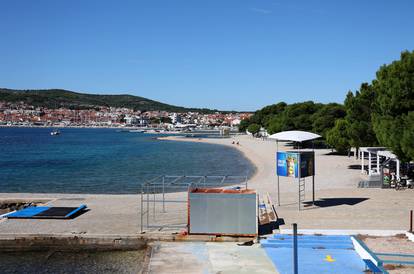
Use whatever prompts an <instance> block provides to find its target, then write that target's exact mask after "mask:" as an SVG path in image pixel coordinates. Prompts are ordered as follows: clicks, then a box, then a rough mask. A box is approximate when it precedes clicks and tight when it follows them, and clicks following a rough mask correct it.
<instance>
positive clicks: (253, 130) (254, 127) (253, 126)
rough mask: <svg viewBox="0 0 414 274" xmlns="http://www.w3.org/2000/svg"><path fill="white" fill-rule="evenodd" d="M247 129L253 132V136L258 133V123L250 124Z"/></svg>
mask: <svg viewBox="0 0 414 274" xmlns="http://www.w3.org/2000/svg"><path fill="white" fill-rule="evenodd" d="M247 130H248V131H249V132H250V133H251V134H253V136H255V135H257V133H259V131H260V125H258V124H251V125H249V126H248V127H247Z"/></svg>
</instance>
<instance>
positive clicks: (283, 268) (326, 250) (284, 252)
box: [261, 234, 365, 274]
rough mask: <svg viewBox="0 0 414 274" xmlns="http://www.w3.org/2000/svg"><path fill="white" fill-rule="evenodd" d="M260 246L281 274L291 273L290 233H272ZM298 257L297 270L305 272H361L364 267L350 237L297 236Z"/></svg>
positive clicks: (316, 273) (311, 273)
mask: <svg viewBox="0 0 414 274" xmlns="http://www.w3.org/2000/svg"><path fill="white" fill-rule="evenodd" d="M261 245H262V247H263V248H265V250H266V253H267V255H268V256H269V258H270V259H271V260H272V262H273V264H274V265H275V267H276V268H277V270H278V271H279V272H280V273H281V274H290V273H293V250H292V236H288V235H280V234H279V235H274V236H273V237H272V238H269V239H268V240H263V241H262V242H261ZM329 259H332V260H329ZM298 260H299V273H306V274H320V273H335V274H354V273H355V274H356V273H359V274H360V273H362V272H363V271H364V269H365V264H364V262H363V261H362V259H361V258H360V257H359V255H358V254H357V253H356V252H355V250H354V249H353V245H352V240H351V238H350V237H349V236H341V235H338V236H314V235H303V236H298Z"/></svg>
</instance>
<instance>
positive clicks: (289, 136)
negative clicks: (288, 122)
mask: <svg viewBox="0 0 414 274" xmlns="http://www.w3.org/2000/svg"><path fill="white" fill-rule="evenodd" d="M320 137H321V136H320V135H318V134H315V133H312V132H307V131H300V130H290V131H281V132H278V133H275V134H272V135H270V136H269V137H268V138H270V139H274V140H276V141H277V143H279V141H290V142H298V143H302V142H305V141H311V140H315V139H318V138H320ZM277 150H279V144H277ZM276 165H277V164H276ZM298 179H299V210H300V208H301V188H300V179H301V178H300V176H299V178H298ZM303 190H304V189H303ZM277 202H278V205H279V206H280V183H279V175H278V176H277ZM312 203H315V176H314V175H313V176H312Z"/></svg>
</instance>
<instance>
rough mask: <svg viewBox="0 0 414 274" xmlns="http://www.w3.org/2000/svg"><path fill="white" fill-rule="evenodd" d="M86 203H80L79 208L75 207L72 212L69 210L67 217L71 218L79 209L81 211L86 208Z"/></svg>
mask: <svg viewBox="0 0 414 274" xmlns="http://www.w3.org/2000/svg"><path fill="white" fill-rule="evenodd" d="M86 207H87V206H86V205H80V206H79V207H78V208H77V209H75V210H72V211H71V212H69V213H68V214H66V216H65V217H66V218H69V217H70V216H72V215H74V214H75V213H77V212H79V211H81V210H84V209H86Z"/></svg>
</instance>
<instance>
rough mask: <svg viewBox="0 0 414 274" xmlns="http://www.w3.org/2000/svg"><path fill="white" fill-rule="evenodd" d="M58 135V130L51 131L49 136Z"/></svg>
mask: <svg viewBox="0 0 414 274" xmlns="http://www.w3.org/2000/svg"><path fill="white" fill-rule="evenodd" d="M59 134H60V131H59V130H58V129H56V130H53V131H52V132H51V133H50V135H52V136H55V135H59Z"/></svg>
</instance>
